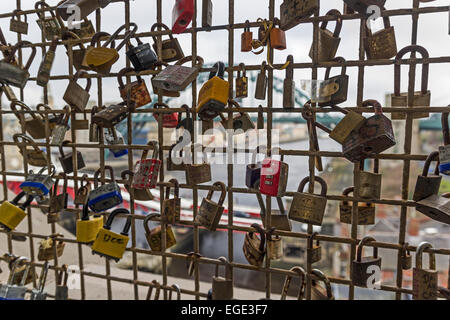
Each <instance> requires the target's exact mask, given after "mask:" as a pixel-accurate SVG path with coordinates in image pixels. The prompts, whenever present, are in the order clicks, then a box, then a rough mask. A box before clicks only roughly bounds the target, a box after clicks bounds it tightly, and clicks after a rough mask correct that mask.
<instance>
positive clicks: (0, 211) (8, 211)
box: [0, 191, 34, 231]
mask: <svg viewBox="0 0 450 320" xmlns="http://www.w3.org/2000/svg"><path fill="white" fill-rule="evenodd" d="M25 195H26V193H25V192H23V191H22V192H21V193H19V194H18V195H17V196H16V197H15V198H14V199H13V201H11V202H8V201H5V202H3V203H2V204H1V206H0V225H1V226H2V227H4V228H5V229H6V230H7V231H12V230H14V229H15V228H17V226H18V225H19V223H21V222H22V220H23V219H24V218H25V217H26V216H27V214H26V213H25V209H26V208H27V207H28V206H29V205H30V203H31V202H32V201H33V199H34V196H28V198H27V200H26V201H25V202H24V203H23V204H21V205H20V206H18V205H17V204H18V202H19V201H20V200H21V199H22V198H23V197H24V196H25Z"/></svg>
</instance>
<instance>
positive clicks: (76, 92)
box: [63, 70, 92, 112]
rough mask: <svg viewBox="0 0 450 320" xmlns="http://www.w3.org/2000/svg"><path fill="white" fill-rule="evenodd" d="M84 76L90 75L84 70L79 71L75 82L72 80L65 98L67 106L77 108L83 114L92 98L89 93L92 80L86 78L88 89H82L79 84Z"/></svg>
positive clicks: (74, 79) (74, 78)
mask: <svg viewBox="0 0 450 320" xmlns="http://www.w3.org/2000/svg"><path fill="white" fill-rule="evenodd" d="M82 75H88V73H87V72H86V71H84V70H80V71H77V73H76V74H75V76H74V77H73V80H70V82H69V85H68V86H67V89H66V91H65V93H64V96H63V100H64V101H65V102H66V103H67V104H69V105H70V106H73V107H75V108H77V109H78V110H79V111H80V112H83V111H84V109H86V106H87V104H88V102H89V98H90V94H89V91H90V90H91V84H92V81H91V78H86V81H87V83H86V87H85V88H83V87H81V86H80V85H79V84H78V83H77V82H78V79H79V78H80V77H81V76H82Z"/></svg>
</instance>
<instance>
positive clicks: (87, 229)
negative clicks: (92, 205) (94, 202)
mask: <svg viewBox="0 0 450 320" xmlns="http://www.w3.org/2000/svg"><path fill="white" fill-rule="evenodd" d="M102 226H103V217H102V216H101V215H94V217H93V218H92V219H90V218H89V209H88V206H87V204H83V213H82V216H81V219H78V220H77V231H76V237H77V242H79V243H85V244H91V243H93V242H94V240H95V238H96V237H97V233H98V232H99V231H100V229H101V228H102Z"/></svg>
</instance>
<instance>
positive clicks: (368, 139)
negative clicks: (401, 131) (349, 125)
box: [342, 100, 396, 162]
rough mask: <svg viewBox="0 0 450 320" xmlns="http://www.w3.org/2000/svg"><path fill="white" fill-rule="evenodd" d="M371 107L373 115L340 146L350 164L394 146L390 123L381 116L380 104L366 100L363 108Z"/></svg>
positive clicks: (386, 118)
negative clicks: (373, 111)
mask: <svg viewBox="0 0 450 320" xmlns="http://www.w3.org/2000/svg"><path fill="white" fill-rule="evenodd" d="M367 106H373V107H374V109H375V115H373V116H372V117H369V118H368V119H367V120H366V122H365V123H364V125H363V126H362V127H361V128H360V129H359V130H358V131H353V132H352V133H351V134H350V136H349V137H348V138H347V140H346V141H345V143H344V144H343V146H342V152H343V153H344V157H345V158H347V159H348V160H350V161H352V162H356V161H361V160H363V159H365V158H368V157H370V156H373V155H377V154H380V153H381V152H383V151H385V150H387V149H389V148H390V147H392V146H395V144H396V141H395V136H394V129H393V128H392V121H391V120H390V119H389V118H388V117H386V116H385V115H384V114H383V108H382V107H381V104H380V103H379V102H378V101H376V100H366V101H364V102H363V107H367Z"/></svg>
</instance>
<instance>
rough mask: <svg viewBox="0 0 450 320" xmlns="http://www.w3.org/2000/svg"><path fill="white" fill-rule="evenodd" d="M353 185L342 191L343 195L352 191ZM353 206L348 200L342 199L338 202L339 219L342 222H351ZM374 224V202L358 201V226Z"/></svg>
mask: <svg viewBox="0 0 450 320" xmlns="http://www.w3.org/2000/svg"><path fill="white" fill-rule="evenodd" d="M354 189H355V188H354V187H348V188H346V189H344V191H343V192H342V195H343V196H348V195H349V194H350V193H353V191H354ZM352 211H353V206H352V204H351V203H349V201H346V200H344V201H342V202H341V203H340V204H339V220H340V221H341V222H342V223H347V224H351V223H352ZM372 224H375V204H374V203H361V202H358V223H357V225H358V226H365V225H372Z"/></svg>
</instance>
